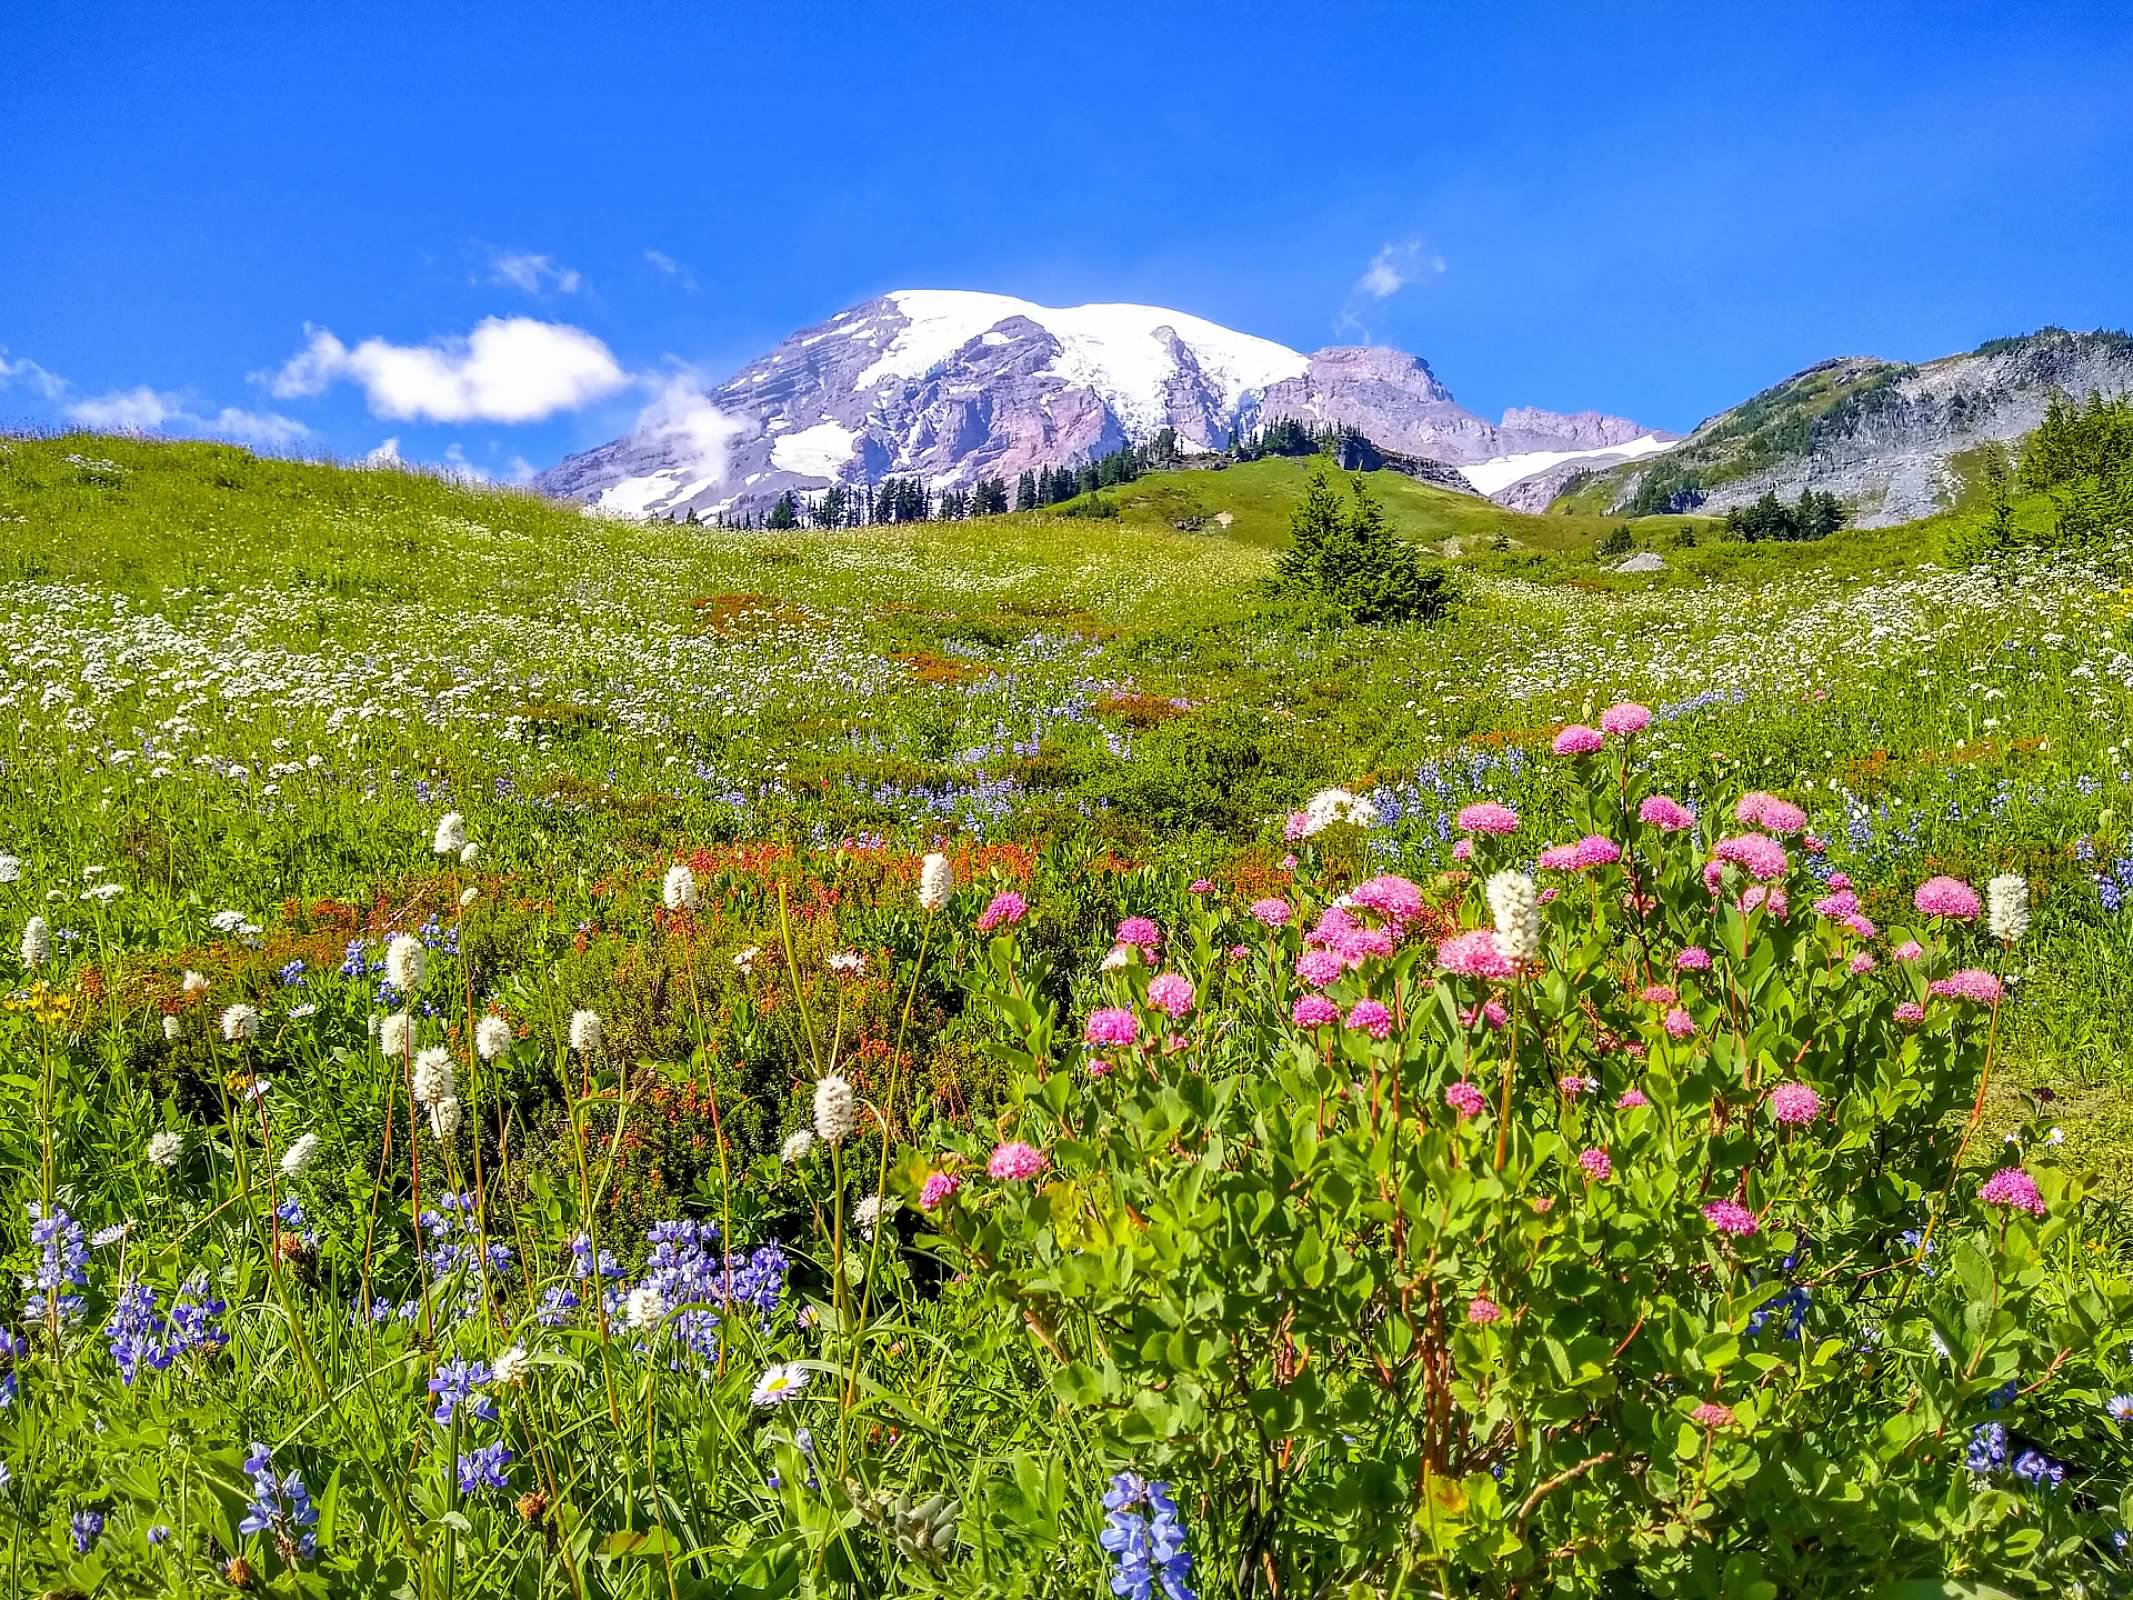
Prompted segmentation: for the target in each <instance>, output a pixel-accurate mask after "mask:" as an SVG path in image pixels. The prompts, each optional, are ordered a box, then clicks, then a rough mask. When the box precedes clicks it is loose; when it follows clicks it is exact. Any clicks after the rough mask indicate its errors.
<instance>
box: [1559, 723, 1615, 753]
mask: <svg viewBox="0 0 2133 1600" xmlns="http://www.w3.org/2000/svg"><path fill="white" fill-rule="evenodd" d="M1606 742H1607V739H1606V736H1605V735H1603V734H1602V733H1601V732H1600V730H1599V729H1598V728H1588V727H1585V726H1583V725H1582V724H1580V723H1575V722H1573V723H1572V724H1571V725H1570V726H1569V727H1567V728H1565V729H1564V730H1563V731H1562V732H1561V733H1559V734H1557V735H1556V736H1555V753H1556V754H1557V755H1559V756H1589V755H1591V754H1592V753H1593V752H1594V751H1595V750H1597V749H1599V748H1600V746H1601V745H1603V744H1605V743H1606Z"/></svg>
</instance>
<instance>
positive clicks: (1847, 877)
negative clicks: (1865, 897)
mask: <svg viewBox="0 0 2133 1600" xmlns="http://www.w3.org/2000/svg"><path fill="white" fill-rule="evenodd" d="M1829 886H1830V888H1832V889H1835V890H1837V891H1839V892H1840V893H1841V892H1842V891H1843V890H1846V889H1849V888H1850V887H1851V886H1852V877H1851V874H1850V873H1848V872H1832V873H1831V874H1830V875H1829Z"/></svg>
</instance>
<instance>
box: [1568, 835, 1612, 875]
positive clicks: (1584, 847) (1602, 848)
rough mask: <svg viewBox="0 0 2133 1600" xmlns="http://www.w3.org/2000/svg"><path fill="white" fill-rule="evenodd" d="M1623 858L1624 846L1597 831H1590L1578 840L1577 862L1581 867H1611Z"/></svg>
mask: <svg viewBox="0 0 2133 1600" xmlns="http://www.w3.org/2000/svg"><path fill="white" fill-rule="evenodd" d="M1621 859H1622V847H1621V846H1620V845H1618V844H1616V843H1615V842H1614V840H1612V839H1608V838H1604V837H1602V836H1601V835H1599V834H1597V833H1588V834H1587V835H1585V837H1584V838H1582V839H1580V840H1579V841H1578V842H1577V864H1578V866H1580V867H1611V866H1613V865H1614V864H1615V863H1616V862H1617V861H1620V860H1621Z"/></svg>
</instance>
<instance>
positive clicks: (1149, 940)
mask: <svg viewBox="0 0 2133 1600" xmlns="http://www.w3.org/2000/svg"><path fill="white" fill-rule="evenodd" d="M1162 937H1163V930H1162V929H1160V928H1158V927H1157V926H1156V925H1155V921H1154V919H1153V918H1150V917H1128V918H1127V919H1126V920H1125V921H1124V922H1121V923H1120V924H1119V925H1118V932H1117V933H1116V934H1115V935H1113V937H1112V941H1111V942H1112V943H1113V944H1121V945H1132V946H1133V947H1134V948H1135V949H1138V950H1153V949H1154V948H1155V947H1156V945H1157V944H1159V943H1160V942H1161V941H1162Z"/></svg>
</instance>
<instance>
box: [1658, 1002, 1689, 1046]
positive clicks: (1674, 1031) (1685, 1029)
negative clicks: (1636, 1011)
mask: <svg viewBox="0 0 2133 1600" xmlns="http://www.w3.org/2000/svg"><path fill="white" fill-rule="evenodd" d="M1661 1025H1662V1026H1663V1027H1664V1028H1665V1029H1666V1036H1667V1037H1668V1038H1669V1039H1691V1038H1694V1037H1695V1035H1696V1019H1695V1018H1694V1017H1692V1016H1690V1015H1689V1014H1688V1012H1686V1011H1684V1010H1683V1009H1682V1008H1681V1007H1680V1006H1675V1007H1673V1008H1672V1009H1671V1010H1669V1011H1668V1012H1667V1014H1666V1016H1665V1018H1664V1019H1663V1020H1662V1023H1661Z"/></svg>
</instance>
